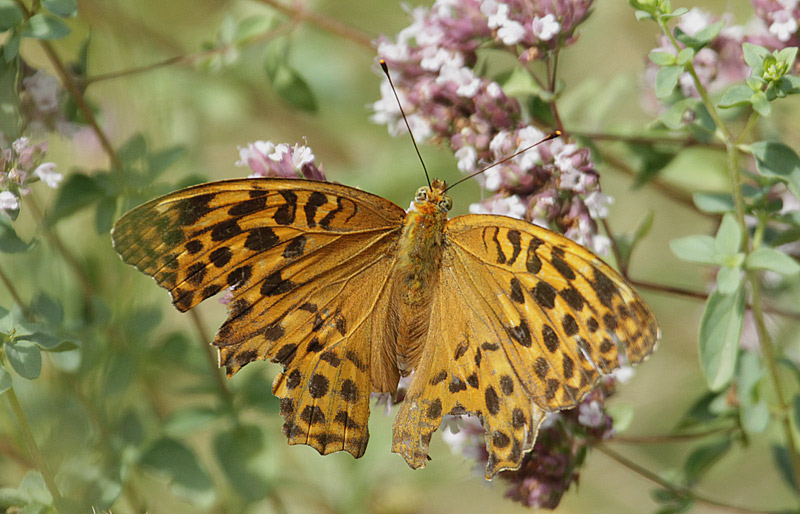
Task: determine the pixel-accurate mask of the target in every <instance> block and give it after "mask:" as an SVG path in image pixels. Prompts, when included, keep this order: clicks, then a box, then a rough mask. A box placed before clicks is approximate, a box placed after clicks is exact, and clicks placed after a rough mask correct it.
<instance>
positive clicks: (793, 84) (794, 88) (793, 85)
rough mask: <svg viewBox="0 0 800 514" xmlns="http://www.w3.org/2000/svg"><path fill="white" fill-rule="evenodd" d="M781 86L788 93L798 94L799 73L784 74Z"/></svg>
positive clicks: (799, 89) (799, 90) (799, 91)
mask: <svg viewBox="0 0 800 514" xmlns="http://www.w3.org/2000/svg"><path fill="white" fill-rule="evenodd" d="M779 87H780V88H781V91H783V92H784V93H785V94H787V95H796V94H797V93H800V77H798V76H797V75H784V76H783V77H781V81H780V85H779Z"/></svg>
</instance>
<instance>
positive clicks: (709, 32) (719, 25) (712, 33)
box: [692, 20, 725, 46]
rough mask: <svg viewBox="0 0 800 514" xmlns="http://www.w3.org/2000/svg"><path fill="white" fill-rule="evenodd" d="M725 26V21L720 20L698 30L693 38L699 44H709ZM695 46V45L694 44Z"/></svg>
mask: <svg viewBox="0 0 800 514" xmlns="http://www.w3.org/2000/svg"><path fill="white" fill-rule="evenodd" d="M723 28H725V21H722V20H720V21H718V22H716V23H712V24H711V25H709V26H707V27H706V28H704V29H702V30H700V31H699V32H697V33H696V34H695V35H694V36H692V38H693V39H694V40H695V41H696V42H697V43H698V44H703V45H705V44H708V43H709V42H711V40H712V39H714V38H715V37H717V36H718V35H719V33H720V32H721V31H722V29H723ZM693 46H694V45H693Z"/></svg>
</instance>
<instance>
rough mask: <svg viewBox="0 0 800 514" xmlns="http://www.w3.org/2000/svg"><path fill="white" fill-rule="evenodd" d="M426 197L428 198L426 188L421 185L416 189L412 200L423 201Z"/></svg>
mask: <svg viewBox="0 0 800 514" xmlns="http://www.w3.org/2000/svg"><path fill="white" fill-rule="evenodd" d="M427 199H428V188H427V187H421V188H419V189H417V194H415V195H414V200H416V201H418V202H424V201H425V200H427Z"/></svg>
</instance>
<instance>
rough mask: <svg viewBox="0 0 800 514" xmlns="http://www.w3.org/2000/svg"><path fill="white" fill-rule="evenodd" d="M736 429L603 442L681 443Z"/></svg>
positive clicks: (631, 437) (620, 437)
mask: <svg viewBox="0 0 800 514" xmlns="http://www.w3.org/2000/svg"><path fill="white" fill-rule="evenodd" d="M735 430H736V427H729V428H715V429H713V430H705V431H703V432H692V433H689V434H660V435H641V436H619V435H618V436H614V437H613V438H611V439H609V440H607V441H605V443H604V444H609V443H621V444H661V443H682V442H686V441H694V440H696V439H703V438H705V437H710V436H712V435H717V434H725V433H731V432H734V431H735Z"/></svg>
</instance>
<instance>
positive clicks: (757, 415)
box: [736, 351, 770, 434]
mask: <svg viewBox="0 0 800 514" xmlns="http://www.w3.org/2000/svg"><path fill="white" fill-rule="evenodd" d="M763 375H764V366H763V362H762V360H761V358H760V357H759V356H758V355H756V354H755V353H753V352H747V351H744V352H742V353H741V355H740V357H739V370H738V373H737V387H736V396H737V398H738V400H739V419H740V420H741V425H742V428H743V429H744V431H745V432H746V433H748V434H759V433H761V432H763V431H764V430H766V429H767V426H768V425H769V421H770V413H769V407H768V406H767V403H766V402H765V401H764V400H763V399H762V398H761V397H760V395H759V391H758V386H759V384H760V382H761V377H762V376H763Z"/></svg>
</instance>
